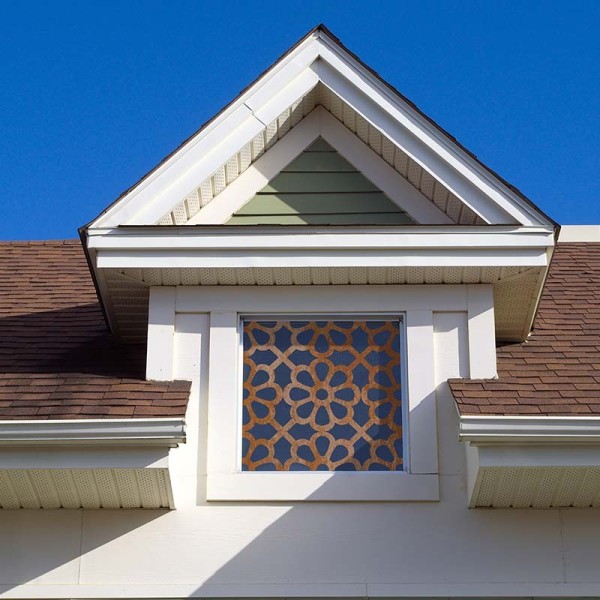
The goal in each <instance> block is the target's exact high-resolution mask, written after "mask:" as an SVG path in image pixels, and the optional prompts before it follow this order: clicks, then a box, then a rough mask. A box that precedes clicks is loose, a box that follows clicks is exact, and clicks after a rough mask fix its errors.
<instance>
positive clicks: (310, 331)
mask: <svg viewBox="0 0 600 600" xmlns="http://www.w3.org/2000/svg"><path fill="white" fill-rule="evenodd" d="M400 360H401V357H400V323H399V321H398V320H377V321H376V320H369V321H366V320H362V321H341V320H340V321H337V320H336V321H333V320H332V321H320V320H319V321H246V322H245V323H244V353H243V363H244V384H243V391H244V399H243V412H244V416H243V429H242V431H243V437H242V446H243V447H242V468H243V470H245V471H256V470H272V471H288V470H313V471H314V470H326V471H335V470H349V471H359V470H360V471H365V470H384V471H397V470H402V464H403V463H402V399H401V375H400V373H401V367H400V364H401V363H400Z"/></svg>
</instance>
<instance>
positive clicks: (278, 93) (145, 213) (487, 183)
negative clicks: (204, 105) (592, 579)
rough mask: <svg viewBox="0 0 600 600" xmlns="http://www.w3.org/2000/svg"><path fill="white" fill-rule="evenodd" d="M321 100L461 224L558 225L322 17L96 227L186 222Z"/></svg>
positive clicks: (121, 199)
mask: <svg viewBox="0 0 600 600" xmlns="http://www.w3.org/2000/svg"><path fill="white" fill-rule="evenodd" d="M315 106H322V107H324V108H325V109H326V110H327V111H328V112H329V113H330V114H332V115H333V116H334V117H335V118H336V119H338V120H339V121H340V122H341V123H342V124H343V125H344V126H346V127H347V128H348V129H349V130H350V131H352V133H354V134H355V135H356V136H358V137H360V138H361V139H362V140H363V141H364V142H365V144H367V146H368V147H370V148H371V149H373V150H374V151H375V152H377V153H378V154H379V155H380V156H381V157H382V159H383V160H386V161H388V162H390V164H392V165H393V166H394V168H396V169H397V170H398V172H400V173H401V175H402V176H403V177H405V178H406V179H407V181H410V183H411V184H412V185H413V186H415V188H416V189H418V190H419V191H420V192H422V193H423V195H424V196H426V197H427V198H428V199H429V200H430V201H431V202H432V203H435V204H436V205H437V206H439V207H440V209H441V210H442V211H445V212H446V214H448V215H449V216H451V219H452V220H453V221H454V222H456V223H463V224H471V223H485V222H490V223H491V222H493V223H495V224H511V223H512V224H517V223H520V224H523V225H542V226H546V227H554V226H555V225H556V224H555V223H554V222H553V221H552V220H551V219H549V218H548V217H547V216H546V215H544V214H543V213H542V212H541V211H539V209H537V207H535V206H534V205H533V204H532V203H531V202H530V201H529V200H527V199H526V198H525V197H524V196H523V195H522V194H521V193H520V192H518V191H517V190H515V188H513V187H512V186H510V185H508V184H507V183H506V182H505V181H504V180H502V179H501V178H499V177H498V176H497V175H496V174H495V173H493V172H492V171H491V170H489V169H488V168H487V167H485V166H484V165H482V164H481V163H480V162H479V161H478V160H477V159H476V157H474V155H472V154H471V153H469V152H467V151H466V150H465V149H464V148H463V147H462V146H461V145H460V144H458V143H457V142H456V140H455V139H454V138H452V137H451V136H449V135H448V134H447V133H446V132H445V131H443V130H442V129H441V128H440V127H439V126H437V125H436V124H435V123H434V122H433V121H432V120H431V119H429V118H427V117H426V116H425V115H424V114H423V113H422V112H421V111H419V110H418V109H416V107H415V106H414V104H412V103H411V102H409V101H408V100H407V99H406V98H405V97H403V96H402V95H401V94H399V93H398V92H397V90H395V89H394V88H393V87H392V86H390V85H389V84H388V83H387V82H385V81H384V80H383V79H381V77H379V76H378V75H377V74H376V73H375V72H374V71H373V70H372V69H370V68H369V67H367V66H366V65H365V64H364V63H363V62H362V61H360V60H359V59H358V57H356V56H355V55H354V54H353V53H351V52H350V51H349V50H347V49H346V48H345V47H344V46H343V45H342V44H341V43H340V41H339V40H338V39H337V38H336V37H335V36H334V35H333V34H331V33H330V32H329V31H328V30H327V29H326V28H325V27H324V26H322V25H321V26H318V27H317V28H315V29H313V30H311V31H310V32H309V33H308V34H307V35H306V36H305V37H304V38H303V39H302V40H300V41H299V42H298V43H297V44H296V45H295V46H294V47H293V48H291V49H290V50H289V51H288V52H286V53H285V54H284V55H283V56H282V57H281V58H280V59H279V60H278V61H277V62H276V63H275V64H274V65H272V66H271V67H270V68H269V69H268V70H267V71H265V72H264V73H263V74H262V75H261V76H260V77H259V78H258V79H257V80H256V81H255V82H254V83H253V84H252V85H251V86H249V87H248V88H246V89H245V90H244V91H243V92H242V93H241V94H240V95H239V96H238V98H236V99H235V100H234V101H233V102H232V103H231V104H230V105H228V106H227V107H226V108H225V109H223V111H221V112H220V113H219V114H218V115H217V116H216V117H215V118H214V119H212V120H211V121H209V122H208V123H207V124H205V125H204V126H203V127H202V128H201V129H200V130H199V131H198V132H197V133H196V134H194V135H193V136H192V137H191V138H190V139H189V140H187V141H186V142H185V143H184V144H183V145H182V146H181V147H180V148H179V149H178V150H177V151H176V152H174V153H173V154H171V155H170V156H169V157H167V159H165V161H163V162H162V163H161V164H160V165H159V166H158V167H157V168H156V169H154V170H153V171H151V172H150V173H149V174H148V175H147V176H145V177H144V178H143V179H142V180H141V181H140V182H138V184H136V185H135V186H134V187H133V188H131V189H130V190H128V191H127V192H125V193H124V194H123V195H122V196H121V197H120V199H119V200H118V201H117V202H116V203H114V204H113V205H111V207H109V208H108V209H107V210H106V211H104V212H103V213H102V214H101V215H100V216H99V217H98V218H97V219H95V220H94V221H93V222H92V223H91V224H90V225H91V226H94V227H99V226H103V227H114V226H116V225H123V224H126V225H136V224H146V225H151V224H158V223H160V224H178V225H180V224H185V223H186V222H187V220H189V219H190V217H191V216H193V215H194V214H196V213H197V212H198V211H201V210H202V208H203V207H204V206H205V204H207V203H209V202H211V201H212V198H213V197H214V196H215V195H217V196H218V194H219V193H220V192H221V191H222V190H223V189H225V188H226V187H227V186H228V185H229V184H230V183H231V182H232V181H234V180H235V179H236V178H237V177H238V176H239V175H240V173H241V172H243V171H244V169H246V168H248V167H249V166H250V165H251V164H252V163H253V161H255V160H256V159H257V158H258V157H259V156H260V155H262V154H263V153H264V152H265V151H268V150H269V149H270V148H272V146H273V145H274V144H275V143H276V142H277V141H278V140H280V139H281V138H282V137H283V136H285V135H286V134H287V133H288V132H289V131H290V130H291V129H293V128H294V127H295V126H296V125H297V123H299V122H301V121H302V120H303V119H305V118H306V116H307V115H308V114H309V113H310V112H311V110H313V109H314V107H315ZM463 213H464V214H463Z"/></svg>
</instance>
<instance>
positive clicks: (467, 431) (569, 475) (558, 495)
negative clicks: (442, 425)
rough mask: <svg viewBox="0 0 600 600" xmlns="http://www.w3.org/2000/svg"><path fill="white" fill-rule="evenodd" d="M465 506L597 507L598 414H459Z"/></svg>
mask: <svg viewBox="0 0 600 600" xmlns="http://www.w3.org/2000/svg"><path fill="white" fill-rule="evenodd" d="M459 438H460V440H461V441H464V442H466V443H467V446H466V450H467V469H468V494H469V506H470V507H472V508H475V507H485V508H562V507H578V508H586V507H594V508H597V507H600V417H552V416H539V417H530V416H500V415H498V416H481V415H460V417H459Z"/></svg>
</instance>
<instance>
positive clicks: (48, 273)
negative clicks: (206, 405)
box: [0, 240, 190, 420]
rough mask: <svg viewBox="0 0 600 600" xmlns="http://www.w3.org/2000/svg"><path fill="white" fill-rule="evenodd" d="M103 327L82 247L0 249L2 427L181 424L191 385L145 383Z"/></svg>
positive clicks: (135, 348)
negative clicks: (78, 422)
mask: <svg viewBox="0 0 600 600" xmlns="http://www.w3.org/2000/svg"><path fill="white" fill-rule="evenodd" d="M145 360H146V348H145V346H144V345H143V344H129V345H124V344H122V343H120V342H119V341H118V340H117V339H115V338H114V336H112V335H111V334H110V333H109V332H108V330H107V326H106V323H105V321H104V318H103V315H102V311H101V309H100V304H99V303H98V299H97V297H96V293H95V290H94V286H93V284H92V281H91V278H90V273H89V269H88V266H87V264H86V260H85V257H84V253H83V250H82V248H81V244H80V242H79V241H78V240H77V241H75V240H66V241H57V242H5V243H1V244H0V420H2V419H83V418H86V419H98V418H113V419H114V418H149V417H183V416H184V414H185V409H186V406H187V401H188V397H189V390H190V383H189V382H181V381H174V382H168V383H162V382H161V383H159V382H152V381H145V380H144V373H145Z"/></svg>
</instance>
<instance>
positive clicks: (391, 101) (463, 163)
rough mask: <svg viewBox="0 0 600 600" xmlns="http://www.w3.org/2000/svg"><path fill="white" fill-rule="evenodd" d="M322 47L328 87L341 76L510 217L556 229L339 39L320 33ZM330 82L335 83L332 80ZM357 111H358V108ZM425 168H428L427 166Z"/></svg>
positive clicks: (323, 72) (321, 70)
mask: <svg viewBox="0 0 600 600" xmlns="http://www.w3.org/2000/svg"><path fill="white" fill-rule="evenodd" d="M319 44H320V46H321V48H320V52H319V58H320V62H321V63H325V64H326V65H328V66H330V67H331V68H330V69H327V68H326V67H325V64H324V65H319V67H318V68H317V70H318V72H319V78H320V80H321V81H322V82H323V83H324V84H325V85H327V87H330V89H333V88H332V87H331V85H329V84H328V82H327V81H326V79H327V76H328V74H329V75H335V74H339V75H340V76H341V77H343V78H344V79H345V80H346V81H347V82H348V83H350V84H352V85H353V86H354V87H355V88H356V89H357V90H360V91H361V92H363V94H365V96H366V97H367V98H370V99H372V101H373V102H376V103H377V104H378V105H379V106H380V107H381V108H382V109H384V111H385V112H386V113H388V115H389V116H391V117H392V118H393V119H394V120H395V121H396V122H397V123H398V124H400V125H402V126H403V127H404V128H405V129H406V130H407V131H408V132H410V133H411V134H412V135H414V136H415V137H416V138H418V139H419V140H421V141H423V142H424V143H426V144H427V146H429V148H431V149H432V150H433V151H434V152H435V154H437V155H438V156H439V157H440V158H442V159H443V161H445V162H446V163H447V164H448V165H450V166H452V167H453V168H455V169H456V170H457V171H458V172H460V173H461V174H463V175H464V176H465V177H466V178H467V179H468V180H469V181H470V182H471V183H473V184H474V185H475V186H477V187H478V188H480V189H481V190H482V191H484V193H485V194H486V195H488V196H489V197H490V198H492V199H494V200H495V201H496V202H497V203H498V205H499V206H500V207H502V208H503V209H504V210H506V211H507V212H509V214H519V215H520V218H518V220H519V221H520V222H521V223H522V224H523V225H542V226H545V227H547V228H550V229H553V228H554V225H553V223H551V222H550V221H549V219H547V218H546V217H545V216H544V215H542V214H541V213H540V212H539V211H536V210H535V209H534V207H533V206H531V205H529V204H528V203H527V202H526V201H524V200H523V198H521V197H520V196H519V195H518V194H516V193H515V192H513V191H512V190H511V189H510V188H509V187H508V186H506V185H505V184H504V183H503V182H502V181H500V180H499V179H498V178H497V177H494V176H493V175H492V173H490V172H489V171H488V170H487V169H485V168H484V167H483V166H482V165H481V164H479V163H478V161H477V160H475V159H474V158H473V157H471V156H470V155H469V154H468V153H467V152H465V151H464V150H463V149H461V148H460V147H459V146H458V145H457V144H456V143H455V142H453V140H451V139H450V138H449V137H448V136H447V135H445V134H444V133H443V132H442V131H440V130H439V129H438V128H437V127H435V126H434V125H433V124H432V123H431V122H429V121H428V120H427V119H426V118H425V117H424V116H423V115H421V114H420V113H419V112H418V111H417V110H416V109H415V108H413V107H412V106H410V104H408V103H407V102H406V101H404V100H403V99H402V98H401V97H399V96H398V94H397V93H395V92H394V91H393V90H391V89H390V88H389V87H388V86H387V85H385V84H384V83H383V82H382V81H381V80H379V79H378V78H377V77H376V76H375V75H374V74H373V73H371V72H369V70H368V69H366V68H365V67H363V66H362V65H361V64H360V63H359V62H358V61H357V60H356V59H355V58H354V57H352V56H350V55H349V54H348V53H347V52H346V51H345V50H344V49H343V48H341V47H340V45H339V44H338V43H337V42H336V41H335V40H332V39H331V38H330V37H329V36H328V35H327V34H325V33H324V32H320V34H319ZM324 67H325V68H324ZM329 83H332V82H331V81H330V82H329ZM333 91H335V92H336V93H338V95H339V91H341V90H333ZM342 98H343V99H344V101H348V99H347V98H346V97H344V96H343V95H342ZM354 108H355V109H356V107H354ZM359 112H361V111H359ZM361 114H362V112H361ZM363 116H364V117H365V118H367V120H370V119H368V117H367V116H366V115H364V114H363ZM374 124H375V123H374ZM375 125H376V124H375ZM376 126H377V125H376ZM392 139H393V138H392ZM409 154H410V153H409ZM415 160H417V162H420V161H419V160H418V158H417V157H415ZM422 166H424V167H425V165H424V164H422ZM436 175H437V173H436ZM457 195H458V197H459V198H460V197H461V194H457ZM472 208H473V210H475V211H476V212H479V211H477V210H476V208H475V207H472ZM515 209H517V213H515Z"/></svg>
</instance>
